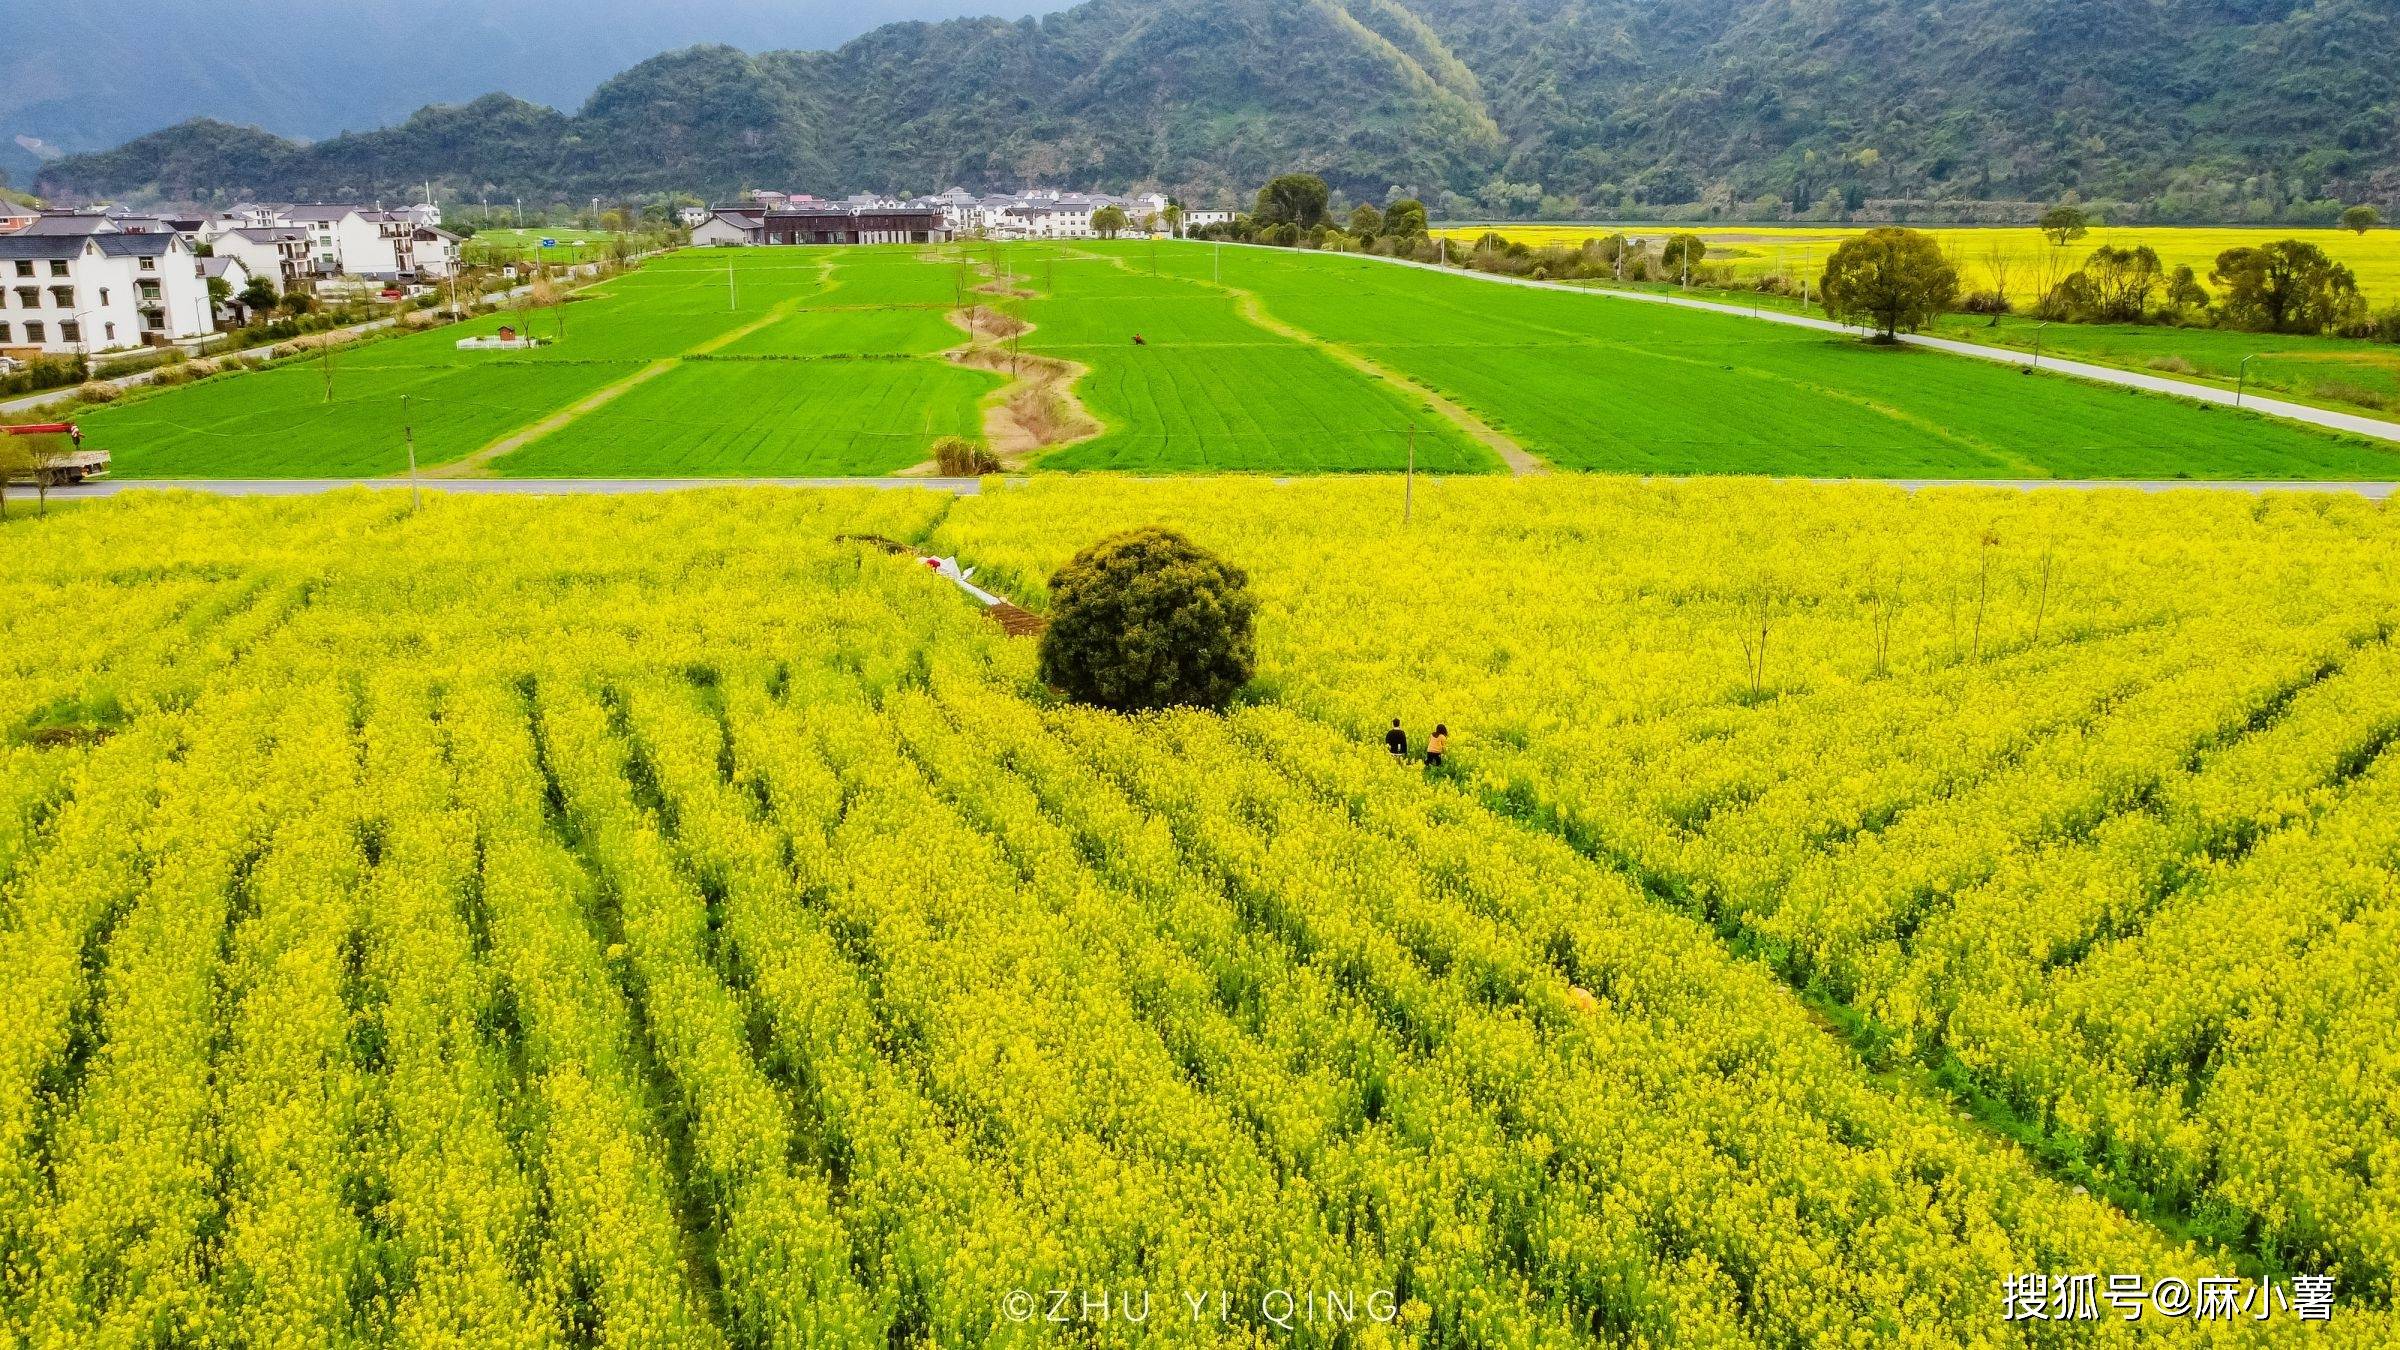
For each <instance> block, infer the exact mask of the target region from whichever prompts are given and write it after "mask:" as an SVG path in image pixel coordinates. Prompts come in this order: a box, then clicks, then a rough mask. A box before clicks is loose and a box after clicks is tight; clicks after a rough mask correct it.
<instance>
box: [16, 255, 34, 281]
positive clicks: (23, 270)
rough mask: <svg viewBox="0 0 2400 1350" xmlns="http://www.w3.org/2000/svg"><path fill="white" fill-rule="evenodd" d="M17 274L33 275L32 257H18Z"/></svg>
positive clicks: (22, 275)
mask: <svg viewBox="0 0 2400 1350" xmlns="http://www.w3.org/2000/svg"><path fill="white" fill-rule="evenodd" d="M17 275H18V276H21V277H29V276H32V275H33V260H32V259H30V258H19V259H17Z"/></svg>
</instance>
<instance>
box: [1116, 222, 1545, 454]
mask: <svg viewBox="0 0 2400 1350" xmlns="http://www.w3.org/2000/svg"><path fill="white" fill-rule="evenodd" d="M1074 251H1075V252H1076V253H1078V254H1080V255H1081V256H1083V257H1087V258H1100V259H1103V260H1105V261H1108V262H1111V263H1114V264H1116V265H1117V266H1118V267H1120V268H1123V269H1124V270H1125V271H1128V272H1136V274H1137V275H1138V271H1137V269H1135V268H1134V267H1133V266H1132V265H1131V264H1130V263H1128V262H1126V261H1125V260H1124V259H1123V258H1121V257H1118V256H1116V255H1115V254H1109V253H1089V252H1085V251H1084V250H1082V249H1076V250H1074ZM1176 280H1178V281H1188V282H1190V283H1192V284H1193V285H1195V286H1200V287H1203V288H1205V289H1208V290H1212V291H1219V292H1222V293H1223V294H1225V295H1228V296H1231V297H1233V301H1234V307H1235V312H1237V313H1239V314H1240V315H1241V316H1242V318H1243V319H1245V320H1247V321H1249V322H1250V323H1253V324H1256V325H1257V326H1259V327H1260V328H1263V329H1265V330H1267V331H1268V332H1270V333H1273V334H1274V335H1275V336H1277V337H1280V338H1289V339H1290V340H1292V341H1294V342H1297V343H1299V344H1300V345H1301V346H1304V347H1314V348H1316V349H1317V350H1318V351H1320V352H1323V353H1325V354H1326V355H1327V356H1330V357H1332V358H1333V359H1334V360H1336V361H1339V362H1341V363H1342V364H1343V365H1345V366H1348V367H1349V368H1350V369H1352V370H1355V371H1357V372H1358V373H1359V374H1361V375H1365V376H1367V377H1368V378H1370V379H1376V380H1382V381H1384V382H1385V383H1388V384H1390V385H1392V386H1393V387H1394V388H1397V389H1407V390H1411V391H1413V392H1415V393H1416V394H1417V395H1419V396H1420V397H1422V398H1423V399H1424V400H1425V404H1426V406H1427V407H1429V408H1431V409H1433V411H1434V412H1436V413H1439V414H1440V415H1441V417H1442V420H1444V421H1446V422H1448V423H1450V424H1451V425H1452V426H1455V427H1457V428H1458V429H1459V430H1460V431H1463V432H1465V433H1466V434H1467V435H1468V436H1469V437H1470V438H1472V439H1473V440H1475V441H1476V442H1477V443H1479V444H1481V445H1482V446H1484V447H1485V448H1486V449H1488V450H1490V451H1491V452H1492V453H1493V454H1495V455H1498V456H1499V457H1500V461H1501V462H1502V463H1503V464H1506V465H1507V466H1508V471H1509V472H1510V473H1512V474H1514V475H1516V476H1518V477H1520V478H1523V477H1527V476H1530V475H1534V474H1545V473H1548V472H1550V466H1549V465H1548V464H1546V463H1544V462H1542V460H1540V459H1538V458H1536V457H1535V456H1534V454H1533V452H1532V451H1529V450H1527V449H1526V448H1525V447H1524V446H1523V445H1521V444H1519V443H1518V442H1517V439H1516V437H1514V436H1511V435H1509V434H1508V433H1507V432H1505V431H1502V430H1500V429H1499V428H1498V427H1495V426H1492V425H1491V424H1490V423H1488V422H1485V421H1484V420H1483V419H1482V418H1480V417H1478V416H1476V415H1475V414H1474V413H1473V412H1471V411H1469V410H1468V409H1467V408H1466V407H1465V406H1464V405H1462V404H1460V403H1459V402H1457V401H1456V400H1454V399H1452V398H1450V397H1449V396H1448V395H1446V394H1443V393H1442V392H1441V391H1440V390H1438V389H1432V388H1429V387H1427V386H1425V385H1422V384H1419V383H1417V382H1416V381H1415V380H1412V379H1410V378H1408V377H1407V376H1405V375H1403V374H1401V373H1400V372H1398V371H1396V370H1391V369H1388V368H1386V367H1385V366H1384V365H1383V364H1382V363H1380V362H1378V361H1376V360H1375V359H1374V358H1372V357H1369V356H1367V355H1366V354H1364V353H1362V352H1358V351H1355V350H1352V349H1351V348H1349V347H1345V346H1343V345H1342V344H1340V343H1338V342H1328V341H1326V340H1325V339H1324V338H1321V337H1319V336H1317V335H1316V334H1314V333H1311V332H1309V331H1308V330H1307V329H1305V328H1296V327H1294V326H1292V325H1291V324H1288V323H1285V322H1284V321H1283V320H1281V319H1278V318H1276V317H1275V316H1274V315H1272V314H1270V313H1268V312H1267V307H1266V305H1265V303H1264V302H1262V301H1261V300H1260V299H1259V298H1258V296H1257V295H1256V294H1255V293H1253V292H1251V291H1246V290H1243V289H1242V288H1241V287H1239V286H1228V285H1226V284H1225V283H1223V282H1221V281H1202V280H1200V279H1199V278H1198V277H1177V278H1176Z"/></svg>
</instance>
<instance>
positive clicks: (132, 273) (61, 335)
mask: <svg viewBox="0 0 2400 1350" xmlns="http://www.w3.org/2000/svg"><path fill="white" fill-rule="evenodd" d="M214 331H216V322H215V319H214V318H213V316H212V315H211V314H210V312H209V301H208V283H207V281H206V279H205V278H204V277H203V276H202V275H201V260H200V258H199V257H198V256H197V255H196V254H194V253H193V251H192V249H191V247H190V246H189V245H188V244H186V243H185V242H184V240H183V236H182V235H180V234H176V233H173V232H171V231H170V232H158V233H137V232H131V231H121V230H120V231H100V232H95V233H90V234H65V233H35V232H30V231H23V230H20V231H18V232H16V233H14V234H7V235H0V353H6V354H9V355H17V356H21V355H26V354H34V355H58V354H63V353H93V352H106V351H118V350H123V349H126V348H131V347H140V346H145V345H151V346H156V345H161V344H164V343H168V342H179V341H185V340H188V339H193V338H199V337H204V336H206V335H207V334H209V333H212V332H214Z"/></svg>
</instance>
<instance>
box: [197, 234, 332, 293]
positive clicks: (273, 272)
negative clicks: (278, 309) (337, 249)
mask: <svg viewBox="0 0 2400 1350" xmlns="http://www.w3.org/2000/svg"><path fill="white" fill-rule="evenodd" d="M208 247H209V251H210V252H211V253H214V254H216V255H217V256H218V257H220V258H238V259H240V260H241V264H242V268H243V270H245V271H246V272H248V273H249V274H250V275H251V276H254V277H265V278H267V279H268V280H269V281H271V282H273V283H274V285H275V289H276V290H279V291H288V290H291V289H292V288H294V287H296V286H301V285H305V284H306V283H307V281H308V279H309V278H311V277H314V276H315V275H316V266H315V264H314V263H313V262H312V261H311V258H310V253H309V235H308V231H306V230H303V229H301V228H300V227H298V226H296V225H265V226H243V227H242V228H240V229H232V230H224V231H221V232H219V233H217V234H216V235H214V236H213V237H211V239H210V240H209V245H208Z"/></svg>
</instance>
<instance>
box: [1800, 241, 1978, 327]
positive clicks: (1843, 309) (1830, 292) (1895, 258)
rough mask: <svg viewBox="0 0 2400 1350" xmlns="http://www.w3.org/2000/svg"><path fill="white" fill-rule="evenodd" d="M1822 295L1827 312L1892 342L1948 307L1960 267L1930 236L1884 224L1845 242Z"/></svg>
mask: <svg viewBox="0 0 2400 1350" xmlns="http://www.w3.org/2000/svg"><path fill="white" fill-rule="evenodd" d="M1823 294H1824V297H1825V310H1826V312H1827V313H1829V314H1831V315H1833V316H1834V317H1835V318H1837V319H1846V320H1848V321H1850V322H1852V323H1860V324H1867V325H1871V326H1872V327H1873V328H1874V329H1875V330H1876V336H1877V337H1878V338H1879V339H1880V340H1882V341H1885V342H1889V341H1891V340H1892V339H1893V338H1894V337H1896V336H1897V335H1898V334H1899V332H1900V330H1901V329H1903V328H1906V329H1910V330H1912V331H1913V330H1915V329H1919V328H1922V327H1924V326H1925V325H1926V324H1928V323H1930V322H1932V321H1933V318H1934V316H1935V315H1938V314H1940V313H1941V312H1942V311H1943V310H1945V309H1948V308H1949V307H1950V302H1951V301H1953V300H1955V299H1957V298H1958V269H1957V268H1955V267H1952V266H1951V265H1950V260H1949V259H1947V258H1945V257H1943V256H1942V250H1941V246H1940V245H1938V244H1936V243H1934V242H1933V237H1932V236H1931V235H1927V234H1920V233H1918V232H1917V231H1915V230H1903V229H1896V228H1893V227H1889V226H1886V227H1885V228H1883V229H1879V230H1869V231H1867V232H1866V233H1865V234H1861V235H1854V236H1852V237H1851V238H1849V239H1845V240H1843V241H1842V246H1841V247H1840V248H1837V249H1835V250H1834V251H1833V257H1832V259H1831V260H1829V261H1828V262H1827V263H1826V264H1825V279H1824V285H1823Z"/></svg>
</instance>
